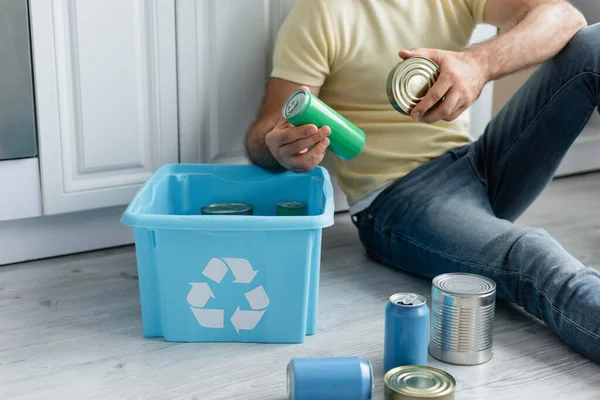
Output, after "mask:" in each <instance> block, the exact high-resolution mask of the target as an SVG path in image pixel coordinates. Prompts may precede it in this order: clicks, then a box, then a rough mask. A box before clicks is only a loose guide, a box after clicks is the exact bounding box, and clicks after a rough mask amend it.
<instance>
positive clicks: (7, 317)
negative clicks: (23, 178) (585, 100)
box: [0, 174, 600, 400]
mask: <svg viewBox="0 0 600 400" xmlns="http://www.w3.org/2000/svg"><path fill="white" fill-rule="evenodd" d="M599 199H600V174H589V175H584V176H579V177H570V178H563V179H558V180H555V181H554V182H553V183H552V184H551V185H550V186H549V187H548V188H547V189H546V191H545V192H544V193H543V194H542V196H541V197H540V198H539V199H538V200H537V201H536V202H535V203H534V204H533V205H532V207H531V208H530V209H529V210H528V211H527V212H526V214H525V215H524V216H523V217H522V218H521V219H520V220H519V221H518V223H519V224H526V225H533V226H540V227H542V228H544V229H546V230H547V231H549V232H550V233H551V234H552V235H553V236H554V237H556V238H557V239H558V240H559V241H560V242H561V243H562V244H563V246H564V247H565V248H566V249H567V250H568V251H570V252H571V253H572V254H573V255H575V256H576V257H578V258H580V259H581V260H582V261H583V262H584V263H587V264H589V265H598V264H600V245H599V244H600V218H599V216H598V212H597V210H598V201H599ZM137 285H138V281H137V271H136V259H135V250H134V248H133V247H125V248H118V249H109V250H103V251H97V252H92V253H86V254H80V255H73V256H67V257H60V258H54V259H48V260H40V261H35V262H29V263H24V264H17V265H10V266H5V267H0V399H3V400H4V399H45V400H47V399H211V400H212V399H285V398H286V378H285V369H286V365H287V363H288V362H289V360H290V359H291V358H292V357H312V356H317V355H319V356H349V355H353V356H361V357H363V358H365V359H367V360H370V361H371V362H372V364H373V367H374V370H375V375H376V384H375V393H374V397H373V398H374V399H383V382H382V378H383V371H382V368H383V367H382V363H383V321H384V319H383V315H384V306H385V303H386V300H387V298H388V297H389V295H390V294H392V293H395V292H399V291H415V292H418V293H422V294H424V295H426V297H427V299H428V300H429V299H430V296H429V293H430V283H429V282H427V281H425V280H423V279H420V278H417V277H414V276H410V275H407V274H404V273H402V272H398V271H394V270H392V269H390V268H388V267H384V266H381V265H378V264H375V263H373V262H371V261H369V260H368V259H367V258H366V256H365V254H364V251H363V250H362V248H361V246H360V244H359V241H358V238H357V235H356V232H355V228H354V226H353V225H352V223H351V222H350V219H349V216H348V215H347V214H340V215H337V216H336V224H335V225H334V226H333V227H331V228H328V229H326V230H325V231H324V239H323V254H322V271H321V287H320V299H319V317H318V332H317V334H316V335H314V336H311V337H308V338H307V339H306V342H305V343H304V344H293V345H290V344H282V345H275V344H240V343H168V342H165V341H163V340H162V339H144V338H143V337H142V332H141V315H140V305H139V292H138V286H137ZM496 310H497V311H496V318H495V328H494V329H495V334H494V357H493V359H492V360H491V361H490V362H488V363H486V364H483V365H480V366H471V367H458V366H452V365H448V364H443V363H441V362H438V361H436V360H434V359H431V358H430V365H432V366H436V367H439V368H442V369H444V370H446V371H448V372H450V373H451V374H452V375H453V376H454V377H455V378H456V379H457V382H458V385H457V392H456V398H457V399H464V400H469V399H485V400H495V399H509V400H510V399H527V400H536V399H569V400H579V399H599V398H600V366H599V365H597V364H595V363H593V362H591V361H589V360H587V359H586V358H584V357H582V356H581V355H579V354H577V353H575V352H574V351H572V350H570V349H569V348H568V347H567V346H566V345H564V344H563V343H562V342H561V341H560V340H559V339H558V338H557V337H556V335H554V334H553V333H552V332H551V331H550V330H549V329H548V328H547V327H546V326H545V325H544V324H543V323H541V322H540V321H538V320H536V319H535V318H532V317H530V316H529V315H528V314H526V313H524V312H523V311H522V310H521V309H520V308H518V307H515V306H512V305H510V304H506V303H503V302H498V303H497V309H496Z"/></svg>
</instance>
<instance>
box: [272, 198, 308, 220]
mask: <svg viewBox="0 0 600 400" xmlns="http://www.w3.org/2000/svg"><path fill="white" fill-rule="evenodd" d="M307 214H308V209H307V208H306V204H304V203H300V202H298V201H282V202H280V203H277V215H278V216H286V217H289V216H302V215H307Z"/></svg>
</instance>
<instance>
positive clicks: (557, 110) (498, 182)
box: [353, 24, 600, 363]
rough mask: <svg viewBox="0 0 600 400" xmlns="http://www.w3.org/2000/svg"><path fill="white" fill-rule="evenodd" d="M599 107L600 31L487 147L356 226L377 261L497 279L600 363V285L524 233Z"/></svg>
mask: <svg viewBox="0 0 600 400" xmlns="http://www.w3.org/2000/svg"><path fill="white" fill-rule="evenodd" d="M599 101H600V24H596V25H592V26H590V27H586V28H584V29H582V30H581V31H580V32H579V33H578V34H577V35H576V36H575V37H574V38H573V39H572V40H571V41H570V42H569V44H568V45H567V46H566V47H565V48H564V49H563V50H562V51H561V52H560V53H559V54H558V55H556V56H555V57H554V58H552V59H551V60H549V61H547V62H546V63H544V64H543V65H542V66H540V67H539V69H537V70H536V71H535V73H534V74H533V75H532V76H531V77H530V78H529V80H528V81H527V82H526V83H525V84H524V85H523V87H521V88H520V89H519V91H518V92H517V93H516V94H515V95H514V96H513V97H512V98H511V100H510V101H509V102H508V103H507V104H506V105H505V107H504V108H503V109H502V110H501V111H500V112H499V113H498V114H497V115H496V116H495V117H494V118H493V119H492V121H491V122H490V123H489V125H488V126H487V128H486V130H485V132H484V134H483V135H482V136H481V137H480V138H479V139H478V140H477V141H475V142H474V143H472V144H470V145H466V146H464V147H460V148H457V149H454V150H452V151H450V152H448V153H446V154H444V155H443V156H441V157H439V158H436V159H434V160H432V161H430V162H428V163H427V164H425V165H423V166H421V167H419V168H417V169H415V170H413V171H412V172H410V173H409V174H408V175H406V176H405V177H403V178H401V179H399V180H397V181H396V182H394V183H393V184H392V185H391V186H389V187H388V188H386V190H385V191H384V192H382V193H381V194H380V195H379V196H378V197H377V198H376V199H375V201H374V202H373V203H372V204H371V206H370V207H369V208H367V209H365V210H364V211H362V212H361V213H359V214H357V215H356V216H355V217H353V220H354V223H355V224H356V226H357V227H358V231H359V237H360V240H361V242H362V244H363V245H364V247H365V249H366V251H367V253H368V255H369V256H370V257H372V258H373V259H374V260H376V261H378V262H380V263H383V264H386V265H389V266H392V267H394V268H397V269H399V270H402V271H406V272H409V273H412V274H417V275H419V276H422V277H425V278H429V279H430V278H433V277H434V276H436V275H438V274H442V273H446V272H469V273H474V274H479V275H484V276H487V277H489V278H491V279H493V280H494V281H495V282H496V285H497V297H498V299H503V300H507V301H510V302H512V303H515V304H517V305H519V306H521V307H523V308H524V309H525V310H526V311H527V312H528V313H530V314H532V315H534V316H535V317H537V318H539V319H541V320H542V321H544V322H545V323H546V324H547V325H548V326H549V327H550V328H551V329H553V330H554V331H555V332H556V333H557V334H558V336H559V337H560V338H561V339H562V340H563V341H564V342H566V343H567V344H568V345H569V346H571V347H572V348H573V349H575V350H576V351H578V352H580V353H581V354H583V355H585V356H587V357H588V358H590V359H592V360H594V361H595V362H599V363H600V273H599V272H598V271H596V270H595V269H593V268H589V267H586V266H584V265H582V263H581V262H579V261H578V260H577V259H575V258H574V257H573V256H572V255H570V254H569V253H568V252H567V251H565V249H564V248H563V247H561V245H560V244H559V243H558V242H557V241H556V240H555V239H554V238H552V237H551V236H550V235H549V234H548V233H547V232H545V231H544V230H542V229H537V228H531V227H522V226H517V225H515V224H513V222H514V221H515V220H516V219H517V218H518V217H519V216H520V215H521V213H522V212H523V211H524V210H525V209H526V208H527V207H529V205H530V204H531V203H532V202H533V201H534V200H535V199H536V197H537V196H538V195H539V194H540V192H542V190H544V188H545V187H546V186H547V184H548V183H549V182H550V180H551V179H552V177H553V175H554V173H555V171H556V169H557V168H558V166H559V164H560V162H561V160H562V158H563V156H564V155H565V153H566V152H567V150H568V149H569V147H570V146H571V144H572V143H573V141H574V140H575V139H576V138H577V136H578V135H579V133H580V132H581V131H582V129H583V128H584V126H585V125H586V123H587V121H588V120H589V118H590V117H591V115H592V113H593V112H594V111H595V110H596V109H597V107H598V104H599ZM598 156H599V157H600V154H599V155H598Z"/></svg>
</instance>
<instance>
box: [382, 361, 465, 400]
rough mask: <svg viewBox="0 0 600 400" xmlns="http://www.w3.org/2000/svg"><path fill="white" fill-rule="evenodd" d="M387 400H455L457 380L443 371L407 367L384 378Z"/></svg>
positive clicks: (412, 366)
mask: <svg viewBox="0 0 600 400" xmlns="http://www.w3.org/2000/svg"><path fill="white" fill-rule="evenodd" d="M383 383H384V386H385V387H384V396H385V397H384V398H385V400H421V399H429V400H431V399H436V400H454V392H455V389H456V380H455V379H454V378H453V377H452V375H450V374H449V373H447V372H445V371H442V370H441V369H437V368H432V367H426V366H421V365H405V366H402V367H398V368H394V369H391V370H389V371H388V372H387V373H386V374H385V375H384V377H383Z"/></svg>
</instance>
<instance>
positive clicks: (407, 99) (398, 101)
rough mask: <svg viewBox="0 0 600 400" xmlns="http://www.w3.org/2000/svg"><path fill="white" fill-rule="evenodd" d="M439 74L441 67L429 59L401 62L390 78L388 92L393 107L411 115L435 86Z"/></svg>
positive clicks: (408, 59)
mask: <svg viewBox="0 0 600 400" xmlns="http://www.w3.org/2000/svg"><path fill="white" fill-rule="evenodd" d="M439 74H440V68H439V66H438V65H437V64H436V63H435V62H433V61H431V60H430V59H428V58H425V57H410V58H407V59H405V60H403V61H401V62H400V63H399V64H398V65H397V66H396V67H395V68H394V69H392V71H390V77H389V78H388V87H387V91H388V96H389V97H390V101H392V105H394V107H399V108H400V110H401V111H403V112H404V113H409V112H410V111H411V110H412V109H413V108H414V106H416V105H417V104H418V103H419V102H420V101H421V100H422V99H423V97H425V95H426V94H427V91H429V89H430V88H431V87H432V86H433V85H434V84H435V81H436V80H437V78H438V76H439ZM432 108H433V107H432ZM428 111H430V110H428Z"/></svg>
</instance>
